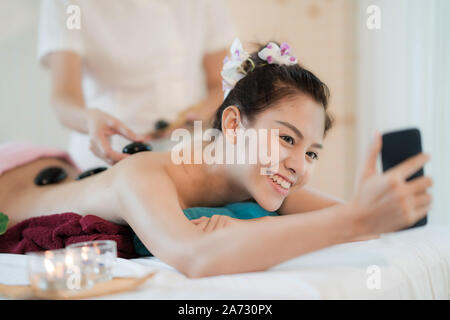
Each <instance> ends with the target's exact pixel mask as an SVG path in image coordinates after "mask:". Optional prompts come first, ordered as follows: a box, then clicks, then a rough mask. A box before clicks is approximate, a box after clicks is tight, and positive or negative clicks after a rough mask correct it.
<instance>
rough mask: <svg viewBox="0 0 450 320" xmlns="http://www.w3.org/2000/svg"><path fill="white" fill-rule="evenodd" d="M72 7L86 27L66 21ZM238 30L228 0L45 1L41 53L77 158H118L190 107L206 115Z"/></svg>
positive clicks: (95, 162)
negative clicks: (229, 46) (124, 149)
mask: <svg viewBox="0 0 450 320" xmlns="http://www.w3.org/2000/svg"><path fill="white" fill-rule="evenodd" d="M73 8H75V10H74V11H73ZM73 14H78V15H79V26H78V27H79V28H77V26H76V25H75V28H72V27H69V26H70V24H68V23H67V21H68V19H72V18H74V17H73ZM75 19H76V17H75ZM74 21H76V20H74ZM234 36H235V34H234V30H233V28H232V25H231V21H230V19H229V17H228V16H227V15H226V8H225V5H224V3H223V2H222V0H189V1H185V0H126V1H124V0H95V1H92V0H42V3H41V16H40V28H39V40H38V59H39V61H40V63H41V64H42V65H43V66H45V67H47V68H49V70H50V73H51V80H52V99H51V101H52V106H53V108H54V110H55V112H56V115H57V117H58V119H59V121H60V122H61V123H62V124H63V125H64V126H65V127H67V128H69V129H71V130H72V134H71V135H70V141H69V153H70V155H71V156H72V158H73V160H74V161H75V163H76V164H77V165H78V166H79V167H80V168H81V169H82V170H87V169H90V168H93V167H98V166H105V165H106V164H110V165H111V164H113V163H115V162H117V161H119V160H121V159H122V158H123V157H125V156H126V155H125V154H122V153H121V150H122V148H123V146H125V145H126V144H128V143H130V141H136V140H140V141H145V140H148V139H150V138H151V137H153V136H154V135H153V133H154V131H155V126H156V127H157V126H158V124H161V123H164V122H166V123H172V122H174V121H175V122H176V123H178V122H179V120H180V112H181V111H183V110H186V109H187V108H188V107H191V111H192V112H183V113H182V117H191V118H190V120H194V119H200V120H206V119H208V118H209V117H210V116H211V115H212V114H213V113H214V111H215V110H216V109H217V106H218V105H219V104H220V102H221V101H222V99H223V93H222V84H221V76H220V70H221V67H222V61H223V58H224V57H225V56H226V54H227V51H226V48H227V47H228V45H229V44H230V43H231V42H232V40H233V38H234ZM192 106H195V107H192ZM161 120H162V121H161ZM181 120H183V119H181ZM152 145H153V147H154V149H156V150H158V141H155V140H153V142H152ZM160 148H162V149H163V148H164V144H161V147H160Z"/></svg>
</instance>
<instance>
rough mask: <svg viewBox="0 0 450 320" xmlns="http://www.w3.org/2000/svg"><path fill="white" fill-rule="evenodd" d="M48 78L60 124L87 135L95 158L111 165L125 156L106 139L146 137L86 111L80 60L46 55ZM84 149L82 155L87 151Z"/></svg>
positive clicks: (95, 111)
mask: <svg viewBox="0 0 450 320" xmlns="http://www.w3.org/2000/svg"><path fill="white" fill-rule="evenodd" d="M49 65H50V69H51V78H52V99H51V100H52V105H53V108H54V109H55V111H56V115H57V117H58V119H59V120H60V122H61V123H62V124H63V125H64V126H66V127H67V128H70V129H72V130H75V131H77V132H80V133H84V134H88V135H89V137H90V139H91V143H90V148H91V151H92V152H93V153H94V154H95V155H96V156H97V157H99V158H101V159H103V160H105V161H106V162H108V163H110V164H113V163H115V162H117V161H119V160H121V159H123V158H125V157H127V156H128V155H127V154H122V153H119V152H116V151H114V150H113V149H112V148H111V144H110V142H109V140H108V137H109V136H111V135H113V134H120V135H122V136H124V137H125V138H128V139H130V140H132V141H144V140H147V139H148V138H147V137H142V136H138V135H136V134H135V133H134V132H133V131H132V130H130V129H129V128H128V127H127V126H125V124H123V123H122V122H121V121H120V120H118V119H116V118H114V117H112V116H111V115H109V114H107V113H105V112H103V111H101V110H99V109H89V108H86V105H85V101H84V96H83V90H82V86H81V79H82V60H81V57H80V56H79V55H78V54H76V53H73V52H69V51H58V52H53V53H51V54H50V55H49ZM87 151H88V150H86V151H85V152H87Z"/></svg>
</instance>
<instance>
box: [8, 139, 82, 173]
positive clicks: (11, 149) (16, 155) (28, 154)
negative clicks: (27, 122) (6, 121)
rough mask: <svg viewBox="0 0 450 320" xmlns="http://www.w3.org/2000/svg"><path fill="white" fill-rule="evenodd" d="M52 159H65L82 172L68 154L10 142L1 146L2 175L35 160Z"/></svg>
mask: <svg viewBox="0 0 450 320" xmlns="http://www.w3.org/2000/svg"><path fill="white" fill-rule="evenodd" d="M52 157H55V158H60V159H63V160H65V161H66V162H68V163H69V164H71V165H73V166H74V167H75V168H76V169H77V170H78V171H80V169H79V168H78V167H77V166H76V165H75V163H74V162H73V161H72V159H71V158H70V156H69V154H68V153H67V152H64V151H61V150H57V149H53V148H48V147H43V146H36V145H32V144H25V143H17V142H10V143H4V144H0V175H2V174H3V173H5V172H6V171H9V170H11V169H14V168H17V167H19V166H22V165H24V164H27V163H29V162H32V161H34V160H37V159H40V158H52Z"/></svg>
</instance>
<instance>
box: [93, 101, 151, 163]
mask: <svg viewBox="0 0 450 320" xmlns="http://www.w3.org/2000/svg"><path fill="white" fill-rule="evenodd" d="M86 112H87V127H88V135H89V138H90V146H89V148H90V150H91V151H92V152H93V153H94V154H95V155H96V156H97V157H99V158H101V159H103V160H104V161H106V162H107V163H108V164H110V165H113V164H114V163H116V162H118V161H120V160H122V159H123V158H125V157H127V156H129V154H124V153H120V152H116V151H114V150H113V149H112V147H111V142H110V140H109V138H110V137H111V136H113V135H115V134H119V135H121V136H123V137H125V138H127V139H129V140H131V141H139V142H144V141H146V140H148V137H146V136H141V135H137V134H136V133H134V132H133V131H132V130H131V129H129V128H128V127H127V126H126V125H125V124H123V122H122V121H120V120H118V119H116V118H114V117H113V116H111V115H109V114H107V113H106V112H103V111H101V110H98V109H88V110H87V111H86Z"/></svg>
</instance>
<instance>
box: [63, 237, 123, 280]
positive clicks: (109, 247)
mask: <svg viewBox="0 0 450 320" xmlns="http://www.w3.org/2000/svg"><path fill="white" fill-rule="evenodd" d="M66 250H67V254H68V255H70V256H71V257H72V258H73V259H74V263H75V264H76V265H79V266H80V270H81V274H82V277H84V278H86V280H87V281H88V282H89V283H92V284H95V283H99V282H103V281H108V280H111V279H112V269H113V267H114V264H115V262H116V258H117V244H116V242H115V241H113V240H98V241H87V242H79V243H74V244H71V245H69V246H67V247H66Z"/></svg>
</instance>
